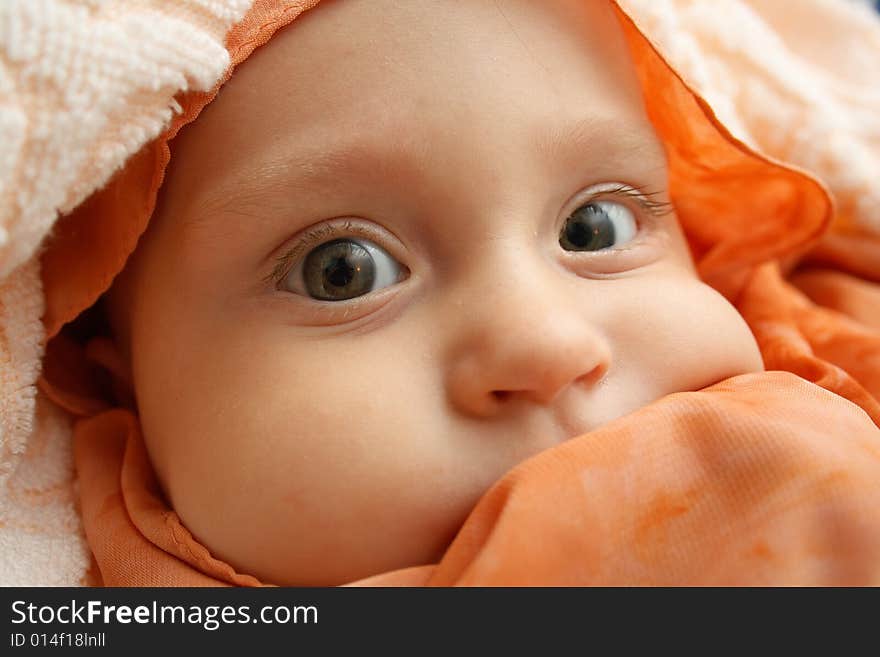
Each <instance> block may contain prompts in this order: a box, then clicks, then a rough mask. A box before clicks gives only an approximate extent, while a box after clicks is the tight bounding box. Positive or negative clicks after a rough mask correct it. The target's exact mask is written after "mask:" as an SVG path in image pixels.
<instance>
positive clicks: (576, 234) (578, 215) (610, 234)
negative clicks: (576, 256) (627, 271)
mask: <svg viewBox="0 0 880 657" xmlns="http://www.w3.org/2000/svg"><path fill="white" fill-rule="evenodd" d="M614 242H615V231H614V222H613V221H611V218H610V217H609V216H608V213H606V212H605V210H603V209H602V207H601V206H600V205H597V204H595V203H588V204H587V205H585V206H583V207H582V208H578V209H577V210H575V211H574V212H573V213H572V215H571V216H570V217H569V218H568V220H567V221H566V222H565V227H564V228H563V229H562V234H561V235H560V238H559V243H560V244H561V245H562V247H563V248H564V249H566V250H567V251H598V250H600V249H606V248H608V247H610V246H614Z"/></svg>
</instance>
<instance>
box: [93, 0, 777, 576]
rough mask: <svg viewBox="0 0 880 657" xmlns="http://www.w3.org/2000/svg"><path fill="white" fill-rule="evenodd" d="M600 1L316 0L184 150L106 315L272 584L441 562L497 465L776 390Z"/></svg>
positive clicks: (226, 530)
mask: <svg viewBox="0 0 880 657" xmlns="http://www.w3.org/2000/svg"><path fill="white" fill-rule="evenodd" d="M641 93H642V92H641V88H640V85H639V83H638V80H637V78H636V74H635V71H634V67H633V64H632V62H631V60H630V56H629V53H628V50H627V46H626V42H625V40H624V36H623V33H622V31H621V28H620V26H619V24H618V19H617V18H616V16H615V15H614V13H613V9H612V7H611V6H610V4H609V3H605V2H583V0H558V1H556V2H553V3H544V2H531V1H528V0H504V1H496V2H490V1H488V0H481V1H477V0H471V1H468V2H459V3H448V2H417V3H414V2H401V1H395V0H343V1H333V0H325V2H322V3H320V4H319V5H318V6H317V7H316V8H315V9H313V10H310V11H308V12H307V13H305V14H304V15H303V16H302V17H300V18H299V19H297V20H296V21H295V22H294V23H293V24H292V25H291V26H290V27H288V28H287V29H285V30H283V31H282V32H280V33H278V34H277V35H275V37H274V38H273V39H272V40H271V41H270V42H269V43H268V44H267V45H266V46H264V47H262V48H261V49H259V50H258V51H257V52H255V53H254V55H253V56H251V57H250V58H249V59H248V61H246V62H245V63H244V64H243V65H242V66H241V67H240V68H238V69H237V70H236V72H235V74H234V76H233V78H232V79H231V80H230V81H229V82H228V83H227V84H226V85H225V86H224V87H223V89H222V91H221V94H220V96H219V97H218V98H217V99H216V100H215V101H214V102H212V103H211V104H210V105H209V106H208V107H207V108H206V109H205V111H204V112H203V113H202V114H201V115H200V117H199V118H198V120H197V121H195V122H194V123H193V124H192V125H190V126H189V127H187V128H186V129H185V130H184V131H182V132H181V134H180V135H179V136H178V137H177V138H176V139H175V140H174V142H173V144H172V151H173V158H172V161H171V165H170V168H169V170H168V173H167V177H166V180H165V182H164V184H163V187H162V190H161V198H160V201H159V204H158V206H157V209H156V212H155V213H154V215H153V217H152V219H151V222H150V226H149V228H148V230H147V232H146V233H145V234H144V236H143V237H142V239H141V241H140V242H139V244H138V247H137V250H136V252H135V253H134V254H133V255H132V257H131V259H130V260H129V262H128V264H127V265H126V268H125V270H124V272H123V273H122V274H121V275H120V276H119V277H118V278H117V279H116V281H115V283H114V286H113V288H112V289H111V290H110V291H109V293H108V295H107V310H108V316H109V318H110V320H111V323H112V326H113V328H114V332H115V335H116V339H117V344H118V347H119V350H120V354H121V355H122V357H123V358H124V359H125V361H126V362H128V363H129V364H130V369H131V372H132V381H131V384H132V391H133V394H134V397H135V399H136V404H137V410H138V415H139V419H140V422H141V425H142V431H143V436H144V441H145V443H146V447H147V450H148V452H149V456H150V459H151V461H152V464H153V466H154V468H155V471H156V474H157V476H158V479H159V481H160V482H161V485H162V488H163V490H164V492H165V494H166V496H167V498H168V501H169V502H170V504H171V506H172V507H173V508H174V510H175V511H176V512H177V514H178V515H179V516H180V518H181V519H182V521H183V523H184V524H185V525H186V527H187V528H188V529H189V530H190V531H191V532H192V533H193V535H194V536H195V537H196V538H197V539H198V540H199V541H200V542H201V543H203V544H204V545H205V546H206V547H207V548H208V549H209V550H210V551H211V553H212V554H213V555H214V556H216V557H218V558H220V559H222V560H224V561H226V562H228V563H229V564H231V565H232V566H233V567H234V568H235V569H236V570H238V571H239V572H243V573H248V574H252V575H254V576H256V577H258V578H259V579H261V580H263V581H267V582H273V583H278V584H297V585H334V584H341V583H345V582H350V581H353V580H357V579H359V578H364V577H367V576H370V575H374V574H376V573H380V572H384V571H389V570H393V569H396V568H402V567H405V566H411V565H418V564H426V563H432V562H436V561H437V560H438V559H439V558H440V557H441V556H442V555H443V553H444V550H445V549H446V548H447V547H448V546H449V544H450V542H451V541H452V539H453V537H454V536H455V534H456V532H457V531H458V529H459V528H460V527H461V525H462V523H463V522H464V520H465V518H466V517H467V515H468V513H469V512H470V511H471V509H472V508H473V507H474V505H475V503H476V502H477V500H478V499H479V498H480V497H481V496H482V495H483V494H484V493H485V492H486V491H487V489H488V488H489V487H490V486H491V485H492V484H493V482H495V481H496V480H498V479H499V478H500V477H501V476H502V475H503V474H504V473H505V472H507V471H508V470H510V469H511V468H512V467H513V466H515V465H516V464H518V463H520V462H521V461H523V460H524V459H526V458H528V457H530V456H532V455H534V454H536V453H538V452H539V451H542V450H544V449H547V448H549V447H551V446H553V445H556V444H558V443H560V442H561V441H565V440H566V439H568V438H571V437H574V436H577V435H579V434H583V433H586V432H589V431H591V430H593V429H596V428H597V427H599V426H600V425H603V424H605V423H607V422H609V421H611V420H613V419H615V418H618V417H620V416H623V415H625V414H628V413H630V412H632V411H634V410H636V409H639V408H641V407H643V406H645V405H647V404H649V403H650V402H652V401H654V400H657V399H659V398H660V397H663V396H665V395H667V394H670V393H675V392H680V391H692V390H698V389H701V388H704V387H706V386H709V385H712V384H714V383H716V382H718V381H721V380H723V379H725V378H728V377H731V376H735V375H738V374H742V373H747V372H755V371H760V370H762V369H763V363H762V358H761V354H760V352H759V350H758V346H757V344H756V342H755V339H754V338H753V336H752V333H751V332H750V330H749V328H748V326H747V325H746V323H745V322H744V320H743V319H742V317H741V316H740V314H739V313H738V312H737V311H736V309H735V308H734V307H733V306H732V305H731V304H730V303H729V302H728V301H727V300H726V299H725V298H724V297H723V296H722V295H721V294H719V293H718V292H716V291H715V290H714V289H713V288H711V287H710V286H708V285H707V284H706V283H704V282H703V281H702V280H701V279H700V278H699V277H698V275H697V273H696V271H695V268H694V265H693V263H692V259H691V255H690V252H689V248H688V244H687V242H686V240H685V237H684V235H683V233H682V230H681V228H680V226H679V225H678V222H677V219H676V216H675V212H674V210H673V208H672V207H671V205H670V204H669V202H668V196H667V192H666V184H667V170H666V157H665V153H664V145H663V143H662V142H661V141H660V140H659V139H658V137H657V136H656V134H655V132H654V130H653V128H652V125H651V123H650V122H649V120H648V118H647V116H646V113H645V109H644V102H643V98H642V95H641Z"/></svg>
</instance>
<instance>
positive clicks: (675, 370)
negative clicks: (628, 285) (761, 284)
mask: <svg viewBox="0 0 880 657" xmlns="http://www.w3.org/2000/svg"><path fill="white" fill-rule="evenodd" d="M637 308H638V310H637V311H636V310H635V307H634V306H629V314H630V317H629V319H628V320H624V321H622V322H621V324H620V325H619V326H618V330H617V331H616V332H615V334H616V336H617V338H618V341H617V343H616V345H615V347H616V348H615V353H616V356H617V360H618V362H617V365H618V368H619V370H618V371H619V372H621V378H622V379H625V380H627V381H629V383H630V385H631V389H632V390H639V391H640V396H641V399H639V400H638V401H639V402H641V403H642V404H646V403H650V402H651V401H654V400H655V399H658V398H660V397H662V396H664V395H667V394H671V393H675V392H684V391H690V390H699V389H701V388H705V387H707V386H710V385H712V384H714V383H716V382H718V381H721V380H723V379H726V378H729V377H732V376H736V375H738V374H745V373H748V372H757V371H761V370H763V369H764V365H763V360H762V358H761V353H760V350H759V349H758V345H757V343H756V342H755V339H754V336H753V335H752V332H751V330H750V329H749V327H748V325H747V324H746V323H745V320H744V319H743V318H742V316H741V315H740V314H739V312H738V311H737V310H736V308H734V307H733V306H732V305H731V304H730V302H728V301H727V300H726V299H725V298H724V297H723V296H722V295H721V294H720V293H718V292H717V291H716V290H714V289H713V288H712V287H710V286H708V285H706V284H705V283H703V282H702V281H700V280H699V279H697V278H682V277H678V276H676V277H671V278H657V279H655V280H654V281H652V283H651V292H650V294H645V295H642V296H641V297H640V298H639V303H638V304H637ZM621 320H623V317H621ZM634 403H635V402H634ZM633 410H634V409H633Z"/></svg>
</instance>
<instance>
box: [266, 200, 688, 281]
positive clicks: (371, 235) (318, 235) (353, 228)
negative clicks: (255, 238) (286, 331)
mask: <svg viewBox="0 0 880 657" xmlns="http://www.w3.org/2000/svg"><path fill="white" fill-rule="evenodd" d="M662 193H663V192H662V191H648V188H646V187H640V186H632V185H623V184H621V185H618V186H616V187H609V188H608V189H602V190H599V191H597V192H595V193H593V194H592V195H591V196H590V197H588V198H587V199H585V200H583V201H582V202H580V204H579V206H578V207H580V206H582V205H587V204H588V203H593V202H595V201H601V200H607V199H612V200H613V199H615V198H620V197H627V198H630V199H632V200H633V201H635V203H637V204H638V205H639V206H640V207H641V208H642V209H643V210H644V211H645V212H647V213H648V214H650V215H652V216H654V217H664V216H666V215H667V214H669V213H670V212H671V211H672V209H673V205H672V203H670V202H669V201H661V200H657V199H654V198H652V197H654V196H658V195H661V194H662ZM342 236H356V237H363V238H365V239H372V240H374V241H378V242H381V241H382V238H381V236H380V235H379V233H378V231H374V230H369V229H367V228H365V227H364V226H362V225H360V224H357V223H354V222H352V221H345V222H343V223H342V224H328V223H324V224H319V225H317V226H314V227H313V228H310V229H308V230H306V232H305V233H303V234H302V235H301V236H300V237H299V238H298V239H297V241H296V244H294V246H293V247H292V248H290V249H288V250H287V251H285V252H284V253H283V254H281V255H280V256H279V257H278V258H277V259H276V261H275V266H274V267H273V268H272V271H271V272H269V274H268V275H267V276H266V278H265V279H264V282H265V283H267V284H274V285H275V287H277V286H279V285H280V284H281V283H282V281H284V279H285V278H286V277H287V275H288V274H289V273H290V270H291V268H292V265H293V263H294V262H296V260H297V258H299V257H300V256H301V255H305V253H307V249H309V247H311V246H313V245H318V244H320V243H322V242H325V241H327V240H328V239H330V238H335V237H342Z"/></svg>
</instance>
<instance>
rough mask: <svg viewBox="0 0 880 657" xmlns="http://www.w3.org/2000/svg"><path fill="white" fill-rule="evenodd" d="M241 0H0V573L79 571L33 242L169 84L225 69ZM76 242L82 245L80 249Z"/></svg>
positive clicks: (121, 154)
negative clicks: (50, 393)
mask: <svg viewBox="0 0 880 657" xmlns="http://www.w3.org/2000/svg"><path fill="white" fill-rule="evenodd" d="M250 5H251V2H250V0H191V1H188V2H179V1H177V2H165V1H158V0H157V1H151V0H145V1H143V2H137V3H118V2H102V1H101V0H91V1H81V2H66V1H61V0H10V1H9V2H3V3H2V4H0V144H2V147H0V583H3V584H9V585H13V584H16V585H27V584H31V585H33V584H46V585H53V584H76V583H78V582H81V581H82V580H83V577H84V575H85V572H86V568H87V566H88V550H87V547H86V545H85V542H84V539H83V535H82V528H81V525H80V523H79V520H78V516H77V512H76V510H75V508H74V504H73V500H74V499H75V495H74V490H73V483H74V474H73V466H72V459H71V448H70V440H71V433H70V432H71V429H70V418H69V417H68V416H67V414H66V413H65V412H64V411H62V410H61V409H59V408H57V407H55V406H54V404H53V403H52V402H50V401H49V400H47V399H45V398H43V399H38V396H37V388H36V382H37V378H38V376H39V373H40V367H41V358H42V355H43V344H44V339H45V330H44V326H43V324H42V322H41V317H42V315H43V312H44V307H45V303H44V296H43V288H42V284H41V280H40V262H39V257H38V248H39V246H40V244H41V242H42V241H43V239H44V238H45V237H46V236H47V234H49V233H50V231H51V229H52V226H53V224H54V222H55V221H56V219H57V217H58V216H59V214H63V213H66V212H69V211H70V210H71V209H73V208H74V207H76V206H77V205H79V204H80V203H81V202H82V201H83V200H84V199H85V198H86V197H87V196H88V195H89V194H90V193H92V192H93V191H94V190H95V189H97V188H99V187H101V186H102V185H104V184H105V183H106V182H107V180H108V179H109V178H110V177H111V175H112V174H113V173H114V172H115V171H116V170H118V169H119V168H120V167H121V166H122V165H123V164H124V163H125V162H126V160H127V159H128V158H129V157H131V155H132V154H134V153H136V152H137V151H138V150H139V149H140V148H141V147H142V146H143V145H144V144H145V143H147V142H148V141H149V140H151V139H153V138H155V137H156V136H157V135H158V134H159V133H160V132H161V131H162V130H163V129H164V128H165V126H166V125H167V124H168V121H169V120H170V119H171V117H172V116H173V115H174V113H175V112H176V111H179V109H180V108H179V105H178V104H177V102H176V101H175V96H176V95H177V94H178V93H180V92H182V91H187V90H193V89H196V90H208V89H211V88H212V87H213V86H214V84H215V83H216V81H217V80H218V79H219V78H220V76H221V75H222V74H223V73H224V71H225V70H226V68H227V66H228V63H229V55H228V52H227V50H226V49H225V47H224V38H225V35H226V32H227V31H228V29H229V27H230V26H231V25H232V24H233V23H234V22H235V21H236V20H238V19H240V18H241V16H242V15H243V13H244V11H245V10H246V9H247V8H249V6H250ZM84 255H85V254H84Z"/></svg>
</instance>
